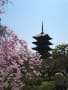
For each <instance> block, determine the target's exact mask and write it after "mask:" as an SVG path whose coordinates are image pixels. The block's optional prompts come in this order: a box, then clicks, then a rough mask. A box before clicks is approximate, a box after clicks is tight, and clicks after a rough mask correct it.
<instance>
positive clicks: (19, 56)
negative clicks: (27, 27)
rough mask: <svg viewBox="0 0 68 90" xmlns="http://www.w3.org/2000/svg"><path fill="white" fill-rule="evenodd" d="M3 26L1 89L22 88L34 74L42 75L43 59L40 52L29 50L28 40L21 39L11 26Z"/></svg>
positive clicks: (0, 66)
mask: <svg viewBox="0 0 68 90" xmlns="http://www.w3.org/2000/svg"><path fill="white" fill-rule="evenodd" d="M1 27H2V32H1V33H0V90H22V88H23V86H25V85H28V81H30V80H31V79H32V78H33V74H35V75H36V76H39V75H40V68H41V62H42V60H41V59H40V55H39V54H38V53H32V52H31V51H29V49H28V47H27V43H26V41H24V40H19V39H18V37H17V35H16V34H15V33H14V32H13V31H12V30H10V29H9V28H7V27H5V28H3V26H1ZM0 30H1V28H0Z"/></svg>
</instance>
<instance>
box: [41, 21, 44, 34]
mask: <svg viewBox="0 0 68 90" xmlns="http://www.w3.org/2000/svg"><path fill="white" fill-rule="evenodd" d="M41 34H44V31H43V21H42V32H41Z"/></svg>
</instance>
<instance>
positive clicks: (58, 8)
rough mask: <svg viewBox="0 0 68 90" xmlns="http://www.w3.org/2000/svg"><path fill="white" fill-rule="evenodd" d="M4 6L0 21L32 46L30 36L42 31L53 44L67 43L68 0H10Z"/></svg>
mask: <svg viewBox="0 0 68 90" xmlns="http://www.w3.org/2000/svg"><path fill="white" fill-rule="evenodd" d="M11 1H12V3H9V4H8V5H6V7H5V11H6V13H5V14H3V15H2V16H1V17H2V21H1V23H2V24H3V25H6V26H8V27H9V28H10V29H12V30H13V31H14V32H15V33H16V34H17V35H18V37H19V39H23V40H25V41H26V42H27V45H28V47H29V48H32V47H34V45H33V44H32V42H33V41H35V40H34V39H33V38H32V36H35V35H36V34H39V33H40V32H41V27H42V21H43V26H44V32H45V33H46V34H49V35H50V36H51V37H52V38H53V39H52V40H51V42H52V43H53V46H52V47H54V46H56V45H58V44H62V43H68V0H11Z"/></svg>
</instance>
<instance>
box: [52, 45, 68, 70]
mask: <svg viewBox="0 0 68 90" xmlns="http://www.w3.org/2000/svg"><path fill="white" fill-rule="evenodd" d="M52 55H53V62H52V65H53V71H54V70H57V69H66V68H67V67H68V44H61V45H57V46H56V47H55V48H54V49H53V54H52Z"/></svg>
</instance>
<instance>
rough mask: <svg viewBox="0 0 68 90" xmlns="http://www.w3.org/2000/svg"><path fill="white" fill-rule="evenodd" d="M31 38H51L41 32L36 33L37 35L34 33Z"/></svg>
mask: <svg viewBox="0 0 68 90" xmlns="http://www.w3.org/2000/svg"><path fill="white" fill-rule="evenodd" d="M33 38H35V39H40V38H46V39H49V40H50V39H52V38H51V37H50V36H49V35H48V34H44V33H43V34H42V33H40V34H38V35H36V36H33Z"/></svg>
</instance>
